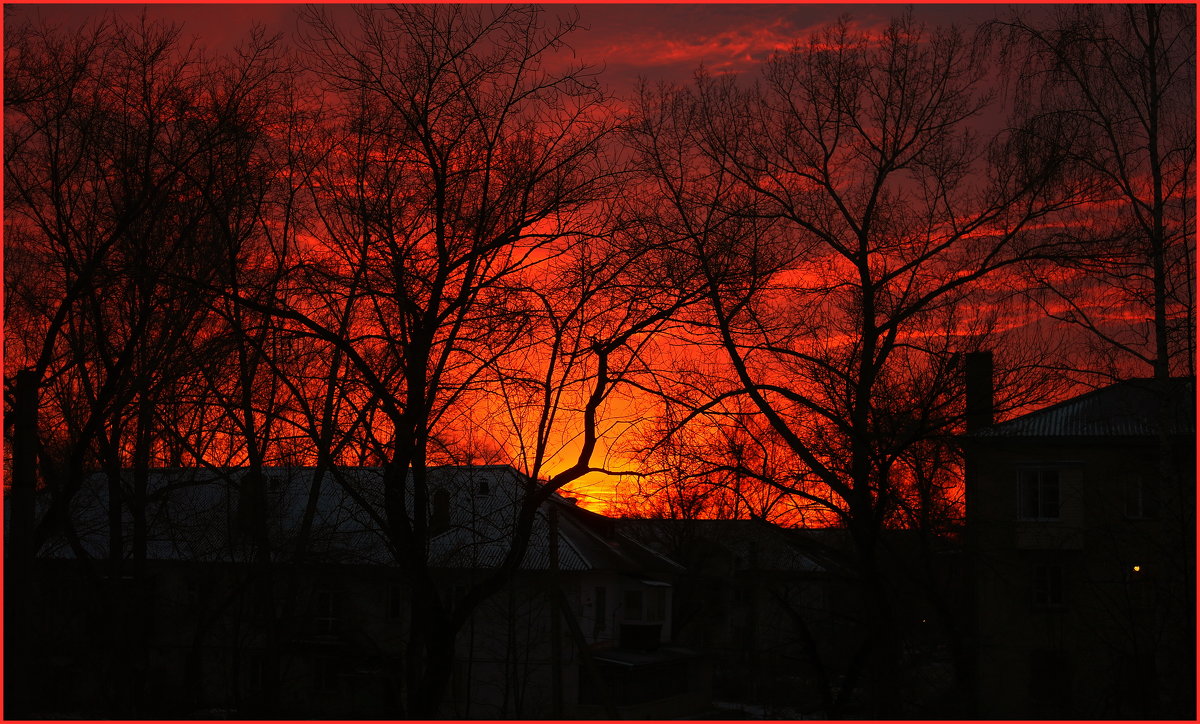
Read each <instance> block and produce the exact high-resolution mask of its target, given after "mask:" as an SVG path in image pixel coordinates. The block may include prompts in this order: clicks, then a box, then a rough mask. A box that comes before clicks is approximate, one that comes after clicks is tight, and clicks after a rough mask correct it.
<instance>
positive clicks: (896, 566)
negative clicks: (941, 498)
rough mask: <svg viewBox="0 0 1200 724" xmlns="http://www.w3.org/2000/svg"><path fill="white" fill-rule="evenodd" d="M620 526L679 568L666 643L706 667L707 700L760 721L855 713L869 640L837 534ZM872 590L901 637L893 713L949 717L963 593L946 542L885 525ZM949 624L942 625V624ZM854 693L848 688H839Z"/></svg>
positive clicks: (664, 522) (655, 522)
mask: <svg viewBox="0 0 1200 724" xmlns="http://www.w3.org/2000/svg"><path fill="white" fill-rule="evenodd" d="M619 524H620V526H621V527H622V529H624V530H626V531H628V533H629V535H631V536H634V537H636V538H637V539H639V540H641V541H643V542H644V543H646V544H647V545H648V546H650V547H652V548H654V549H655V550H658V551H661V552H663V553H665V554H666V555H668V556H669V557H671V558H672V559H673V560H677V561H679V562H680V563H682V564H684V567H685V571H684V572H683V573H682V574H681V575H680V576H679V577H678V578H676V584H675V587H676V591H677V597H676V600H677V601H678V603H677V605H676V609H675V617H674V626H673V633H674V636H675V637H676V641H677V642H678V643H679V644H680V645H683V646H687V647H689V648H691V649H695V650H699V651H703V652H704V653H706V654H708V656H709V657H710V659H711V660H712V662H713V663H712V668H713V696H714V697H715V698H718V699H720V700H721V701H722V702H723V704H722V706H723V707H726V708H727V710H731V709H737V708H741V709H742V710H743V712H744V714H745V715H747V716H750V717H752V718H753V717H765V718H785V719H792V718H814V717H815V718H838V717H845V716H855V715H858V714H859V713H860V712H862V711H864V706H865V701H864V692H863V687H862V682H861V679H862V676H861V673H858V674H856V673H855V669H856V668H857V667H861V665H862V657H861V655H860V654H859V652H860V650H861V649H862V648H863V647H864V646H867V645H870V644H871V642H872V641H873V640H874V637H875V636H876V634H875V629H874V624H875V618H874V617H875V615H876V614H875V612H874V611H873V610H871V609H869V608H864V605H863V600H862V590H861V579H860V577H859V573H858V570H857V568H856V566H857V558H856V556H857V552H856V550H855V547H854V542H853V539H852V537H851V534H850V532H849V531H848V530H847V529H845V528H839V527H827V528H785V527H780V526H777V525H773V524H771V523H768V522H766V521H763V520H761V519H743V520H706V519H637V520H633V519H630V520H621V521H620V522H619ZM877 556H878V561H879V565H880V570H881V571H882V574H883V580H882V584H883V585H884V586H885V587H886V589H887V591H888V592H889V594H890V596H891V606H892V610H893V615H894V616H895V623H896V626H897V628H898V630H899V634H900V636H901V639H902V640H901V645H902V648H903V651H902V653H901V656H902V660H903V662H904V665H903V670H902V671H898V672H890V673H889V675H890V676H893V677H894V678H895V680H897V681H898V682H900V687H899V688H900V689H901V694H900V695H899V698H898V699H897V700H896V701H895V702H894V703H895V707H896V710H897V711H901V712H905V713H906V714H912V715H917V716H922V715H933V716H939V715H945V714H946V713H950V714H953V713H955V712H958V711H960V708H958V706H957V705H958V702H957V699H956V698H955V693H956V690H957V688H958V681H957V680H956V676H957V675H958V671H957V669H956V663H957V661H956V653H957V652H956V651H955V650H954V646H955V645H956V644H957V643H958V639H959V633H958V630H959V628H960V618H961V616H960V611H961V609H962V601H963V598H964V596H963V595H962V589H963V586H962V585H961V580H962V558H963V556H962V555H961V551H960V546H959V544H958V542H957V539H953V538H949V537H939V536H932V535H923V534H922V532H920V531H910V530H902V529H888V530H885V531H882V532H881V534H880V538H879V543H878V550H877ZM947 619H949V620H947ZM856 678H857V680H858V682H859V683H858V685H852V686H847V682H848V681H851V682H853V681H855V680H856Z"/></svg>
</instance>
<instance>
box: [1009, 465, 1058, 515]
mask: <svg viewBox="0 0 1200 724" xmlns="http://www.w3.org/2000/svg"><path fill="white" fill-rule="evenodd" d="M1017 487H1018V490H1017V495H1018V499H1019V511H1020V517H1021V518H1022V519H1023V520H1058V515H1059V484H1058V471H1057V470H1022V471H1020V472H1019V473H1018V474H1017Z"/></svg>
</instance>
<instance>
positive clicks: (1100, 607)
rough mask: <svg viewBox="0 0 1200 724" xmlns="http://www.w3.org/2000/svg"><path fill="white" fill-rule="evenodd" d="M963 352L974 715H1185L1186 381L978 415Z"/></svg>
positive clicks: (1141, 384)
mask: <svg viewBox="0 0 1200 724" xmlns="http://www.w3.org/2000/svg"><path fill="white" fill-rule="evenodd" d="M968 365H969V368H968V398H969V399H968V416H969V419H970V421H969V431H968V434H967V436H966V439H965V450H966V455H967V457H966V462H967V478H966V486H967V490H966V492H967V528H968V537H967V541H968V547H969V549H970V552H971V554H972V567H973V569H974V574H973V575H974V580H975V587H974V592H973V593H974V597H975V603H974V607H975V631H974V639H975V652H976V672H975V680H976V686H975V689H976V706H977V713H978V715H979V716H982V717H985V718H1078V719H1097V718H1143V719H1144V718H1183V719H1193V718H1194V715H1195V709H1194V707H1195V691H1196V690H1195V640H1196V638H1195V613H1196V608H1195V590H1196V579H1195V527H1196V520H1195V504H1196V499H1195V492H1196V477H1195V474H1196V472H1195V381H1194V380H1193V379H1190V378H1189V379H1170V380H1150V379H1132V380H1126V381H1123V382H1118V383H1116V384H1113V385H1110V386H1107V387H1103V388H1100V389H1097V390H1094V391H1092V392H1088V393H1086V394H1083V395H1079V396H1077V397H1074V398H1071V399H1068V400H1066V401H1064V402H1061V403H1059V404H1057V405H1054V406H1052V407H1048V408H1046V409H1043V410H1038V411H1035V412H1031V413H1029V414H1026V415H1022V416H1020V417H1016V418H1014V419H1011V420H1008V421H1005V422H1002V423H998V424H992V421H991V419H990V418H991V408H992V404H991V388H990V368H991V362H990V357H986V358H980V357H976V358H975V359H974V360H968ZM971 366H973V367H974V370H973V371H972V370H971Z"/></svg>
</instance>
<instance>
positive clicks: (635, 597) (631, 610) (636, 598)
mask: <svg viewBox="0 0 1200 724" xmlns="http://www.w3.org/2000/svg"><path fill="white" fill-rule="evenodd" d="M643 598H644V596H643V594H642V592H641V591H639V590H636V589H634V590H629V591H626V592H625V612H624V614H625V615H624V618H625V620H626V621H641V620H642V603H643Z"/></svg>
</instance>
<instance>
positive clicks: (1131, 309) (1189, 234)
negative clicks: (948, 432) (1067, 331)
mask: <svg viewBox="0 0 1200 724" xmlns="http://www.w3.org/2000/svg"><path fill="white" fill-rule="evenodd" d="M996 27H998V28H1000V29H1002V30H1004V31H1005V32H1006V33H1007V38H1008V41H1009V47H1008V49H1007V53H1008V58H1009V59H1010V61H1011V67H1012V68H1013V69H1014V72H1015V73H1016V76H1017V77H1016V83H1017V88H1018V92H1017V93H1016V96H1015V97H1016V98H1017V99H1018V100H1019V101H1020V102H1019V103H1018V104H1017V111H1018V112H1019V113H1021V114H1022V115H1023V116H1025V117H1026V118H1027V119H1028V126H1029V127H1030V128H1031V129H1034V131H1035V132H1037V133H1038V134H1039V136H1040V139H1039V142H1040V143H1044V144H1052V145H1057V146H1059V147H1061V149H1062V152H1063V153H1065V154H1066V155H1067V156H1068V157H1069V158H1070V160H1071V161H1072V162H1073V163H1075V164H1077V165H1078V167H1079V170H1080V181H1081V188H1082V189H1085V190H1086V192H1087V194H1088V201H1089V203H1088V204H1087V205H1086V206H1082V207H1080V208H1079V210H1078V213H1076V214H1075V215H1072V216H1069V217H1066V218H1064V219H1062V220H1061V221H1059V222H1058V224H1057V227H1058V228H1057V233H1059V234H1060V235H1061V236H1062V237H1063V238H1064V240H1066V241H1069V242H1071V243H1070V245H1069V246H1067V247H1065V249H1064V251H1066V252H1068V253H1065V254H1064V255H1063V256H1062V257H1060V258H1058V259H1056V260H1055V261H1056V264H1055V266H1054V267H1053V268H1051V269H1049V270H1040V271H1036V270H1035V271H1034V273H1035V274H1036V279H1037V281H1038V282H1039V286H1038V287H1036V288H1034V289H1032V290H1031V294H1033V296H1034V298H1036V299H1038V300H1039V302H1040V303H1041V305H1042V308H1043V310H1044V311H1045V312H1046V313H1047V314H1048V315H1050V316H1052V317H1053V318H1055V319H1057V320H1059V321H1062V322H1066V323H1068V324H1071V325H1075V326H1076V327H1078V328H1080V329H1082V330H1084V331H1085V333H1086V334H1088V335H1090V336H1091V337H1092V338H1093V340H1094V342H1095V344H1094V345H1093V349H1094V351H1096V352H1097V353H1098V359H1097V360H1096V363H1099V364H1100V368H1099V369H1097V371H1099V372H1101V373H1106V374H1108V375H1110V376H1116V377H1123V376H1128V375H1129V374H1130V373H1131V372H1132V371H1135V370H1136V367H1138V366H1142V367H1145V368H1149V371H1151V372H1152V375H1153V376H1154V377H1159V378H1165V377H1169V376H1170V375H1172V374H1181V373H1182V374H1189V375H1194V374H1195V327H1196V310H1195V297H1194V287H1195V283H1196V274H1195V265H1194V258H1195V228H1196V218H1195V214H1196V209H1195V199H1194V186H1193V181H1194V178H1193V177H1194V175H1195V162H1196V122H1195V118H1196V115H1195V90H1196V55H1195V51H1196V48H1195V45H1196V43H1195V27H1196V16H1195V9H1194V8H1192V7H1190V6H1183V5H1175V6H1172V5H1123V6H1116V5H1113V6H1105V7H1100V6H1094V7H1093V6H1082V5H1081V6H1075V7H1070V8H1065V7H1064V8H1059V9H1057V10H1056V11H1055V12H1054V14H1053V16H1052V18H1051V19H1049V20H1046V21H1042V22H1039V21H1035V20H1032V19H1029V18H1026V17H1023V16H1017V17H1014V18H1012V19H1011V20H1009V21H1006V22H1002V23H999V22H998V23H997V24H996ZM1093 364H1095V363H1093ZM1077 366H1078V365H1077Z"/></svg>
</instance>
